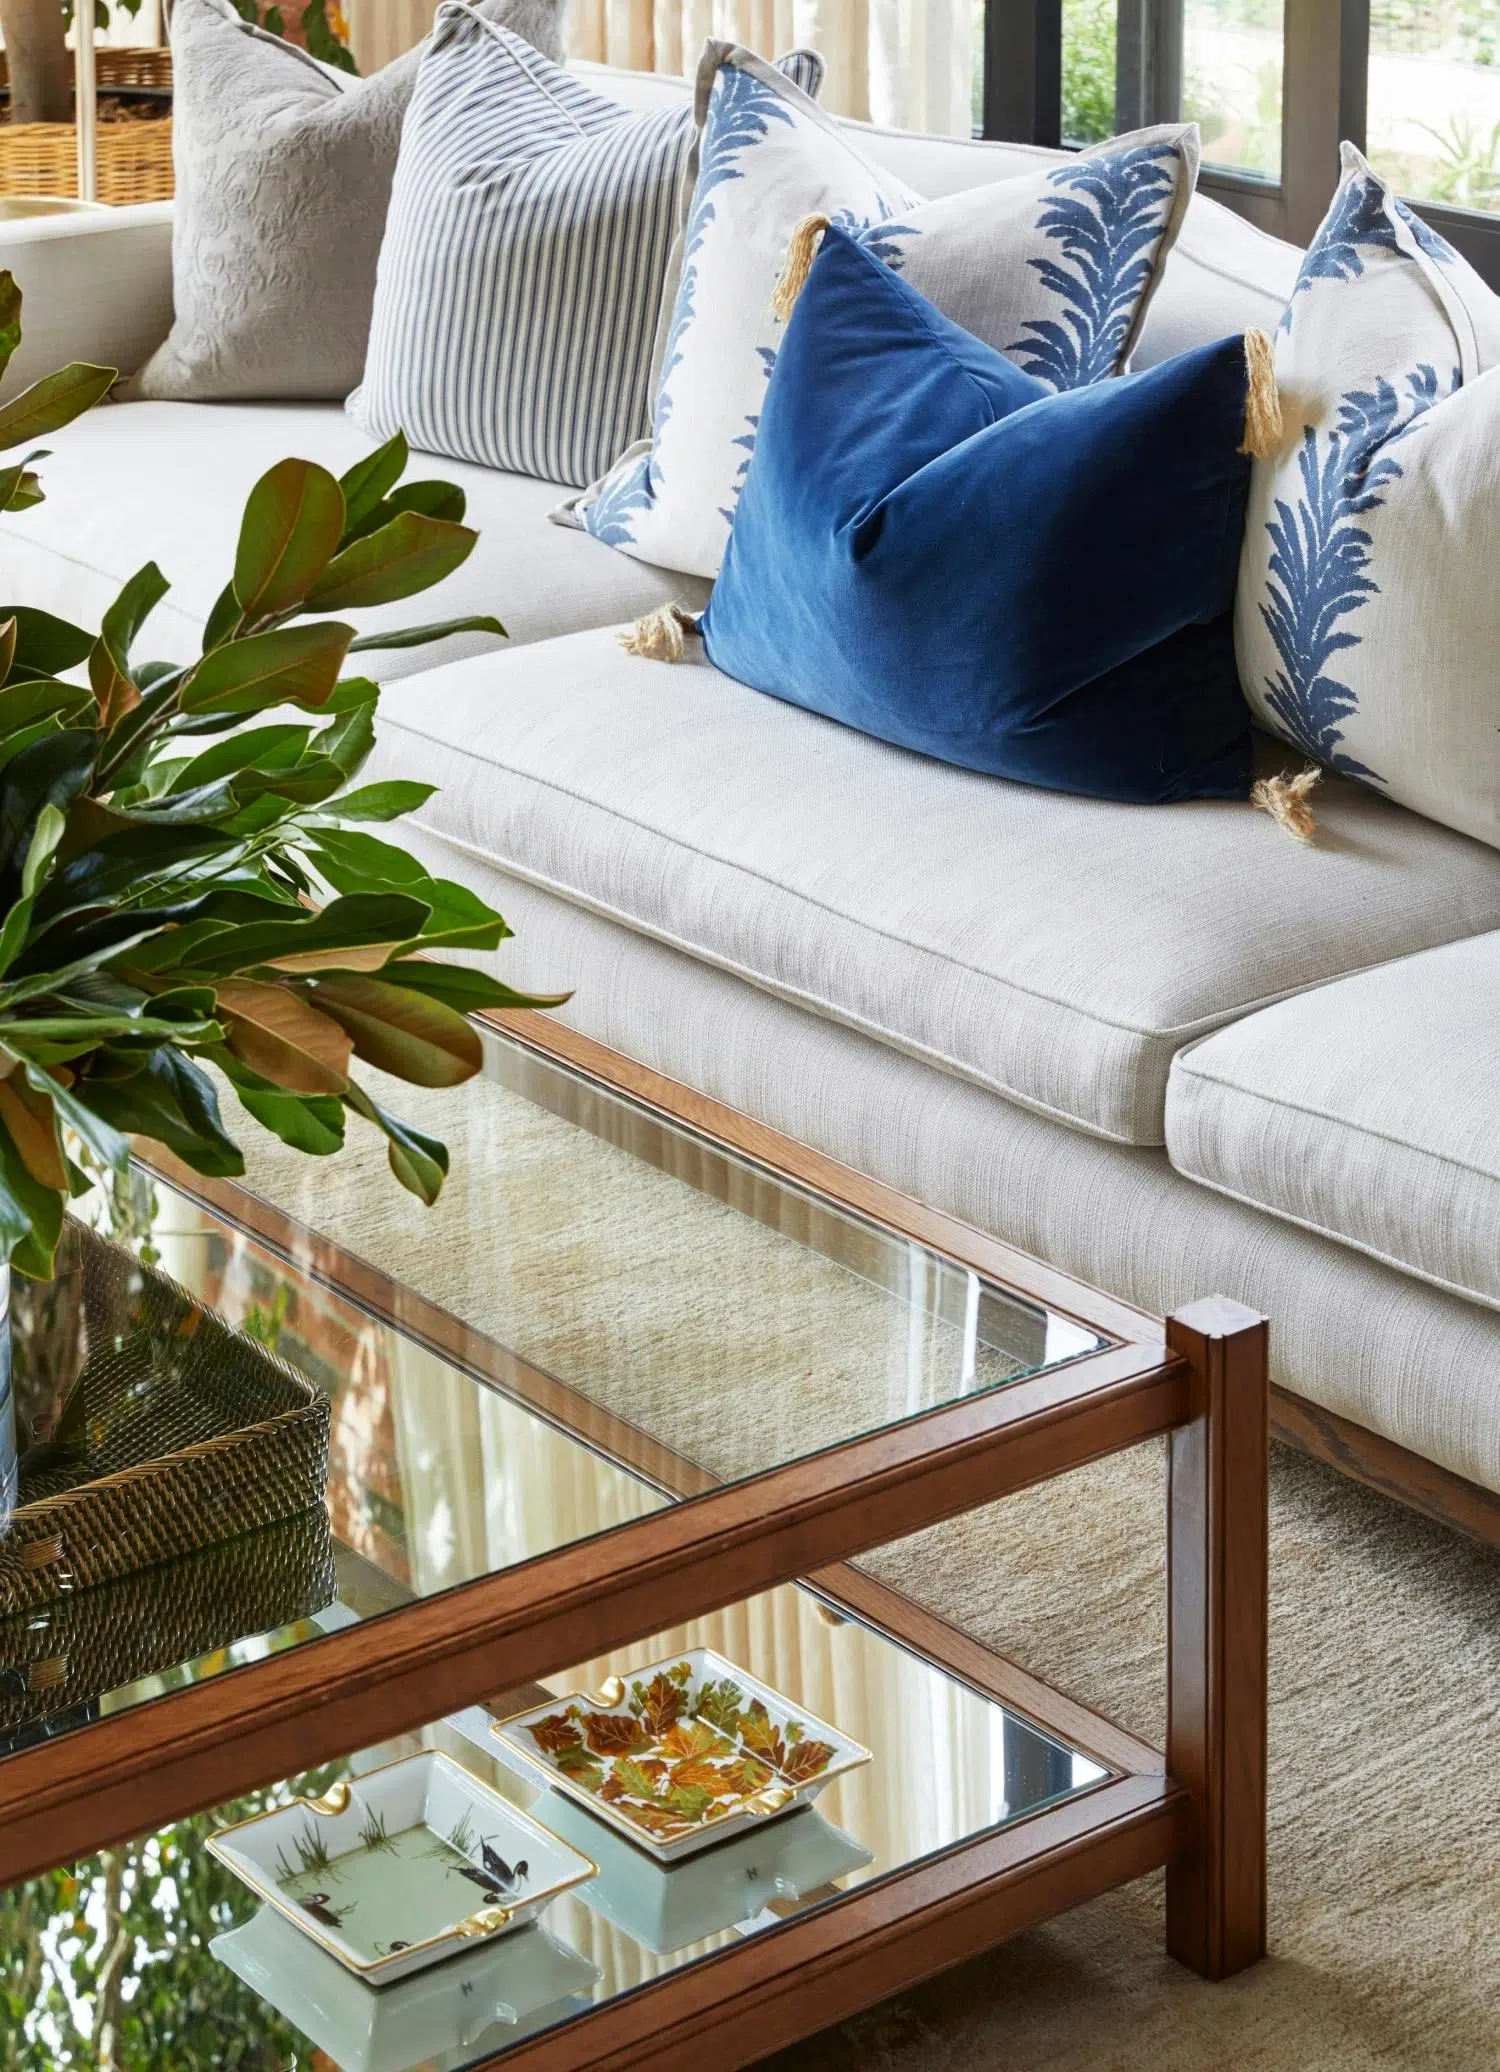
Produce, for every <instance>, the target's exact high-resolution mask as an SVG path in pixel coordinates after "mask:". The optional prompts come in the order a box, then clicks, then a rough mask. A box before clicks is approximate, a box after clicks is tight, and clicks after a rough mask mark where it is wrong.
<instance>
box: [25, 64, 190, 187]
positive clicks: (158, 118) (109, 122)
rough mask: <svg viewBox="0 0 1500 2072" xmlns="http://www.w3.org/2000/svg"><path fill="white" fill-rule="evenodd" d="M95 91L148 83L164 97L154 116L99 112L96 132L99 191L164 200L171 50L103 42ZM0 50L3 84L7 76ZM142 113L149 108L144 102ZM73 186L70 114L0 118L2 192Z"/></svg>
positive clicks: (168, 171)
mask: <svg viewBox="0 0 1500 2072" xmlns="http://www.w3.org/2000/svg"><path fill="white" fill-rule="evenodd" d="M94 68H95V77H96V78H97V80H98V83H99V91H100V93H101V94H102V95H105V96H106V97H107V96H108V95H109V94H111V93H117V92H120V91H122V90H123V91H124V92H126V93H129V92H130V90H131V89H137V90H139V89H150V90H151V93H152V94H154V95H159V96H161V97H162V107H161V112H160V113H158V114H156V115H155V117H154V119H146V120H130V119H124V120H122V119H119V118H114V119H112V118H111V116H110V115H109V114H108V113H106V114H104V115H103V116H101V119H100V121H99V125H98V129H97V132H96V142H95V160H96V167H97V182H98V199H99V200H100V201H104V202H110V203H111V204H113V205H114V206H115V207H116V208H119V207H123V206H124V205H125V204H126V203H128V202H139V201H166V200H169V199H170V197H171V194H172V118H171V116H170V114H169V113H167V112H166V111H167V109H168V108H169V107H170V99H169V98H168V97H169V96H170V92H171V87H172V53H171V51H169V50H157V49H126V50H110V49H107V48H104V49H100V50H98V51H96V52H95V54H94ZM9 76H10V75H9V72H8V70H7V67H6V63H5V53H4V52H3V51H0V88H4V87H6V86H7V85H8V83H9ZM141 114H142V116H144V115H145V114H146V108H145V106H144V105H143V106H142V108H141ZM77 192H78V132H77V130H76V129H75V128H74V127H73V125H72V123H71V122H20V123H11V122H0V195H3V194H55V195H63V196H67V195H76V194H77Z"/></svg>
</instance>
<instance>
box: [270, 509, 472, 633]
mask: <svg viewBox="0 0 1500 2072" xmlns="http://www.w3.org/2000/svg"><path fill="white" fill-rule="evenodd" d="M478 537H479V535H478V534H477V533H475V532H471V531H470V530H469V529H468V527H467V526H463V525H453V524H451V523H449V522H448V521H447V520H446V519H441V518H426V517H424V516H423V515H422V514H421V513H420V512H418V511H401V512H399V513H398V514H397V515H396V517H394V518H393V519H392V520H391V521H390V523H389V524H388V525H383V526H381V528H380V530H379V531H378V532H372V533H370V534H369V535H368V536H367V537H366V538H365V539H362V540H356V541H355V542H354V544H353V545H352V546H350V547H345V548H344V550H343V552H342V553H340V554H336V555H335V556H334V558H333V560H332V561H330V562H329V564H328V566H327V568H325V569H324V571H323V573H322V575H321V576H320V577H319V578H318V580H317V582H316V583H315V584H314V585H313V587H312V589H311V590H310V591H309V592H308V596H307V609H308V610H309V611H317V612H333V611H356V610H358V609H360V608H361V607H362V606H365V605H371V604H391V603H394V602H395V600H396V599H397V598H400V597H412V596H414V595H415V594H416V592H417V591H419V590H430V589H431V588H432V586H433V584H434V583H440V582H441V581H442V580H443V578H444V576H448V575H451V574H452V573H453V571H454V569H456V568H458V567H459V566H460V565H461V564H462V563H463V562H465V561H467V560H468V558H469V555H470V554H471V553H472V552H473V550H474V542H475V540H476V539H478Z"/></svg>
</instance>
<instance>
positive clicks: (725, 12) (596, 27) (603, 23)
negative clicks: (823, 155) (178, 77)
mask: <svg viewBox="0 0 1500 2072" xmlns="http://www.w3.org/2000/svg"><path fill="white" fill-rule="evenodd" d="M433 5H434V0H345V10H344V11H345V13H346V15H347V17H348V20H349V24H350V30H351V34H352V36H353V42H354V53H355V56H356V57H357V59H358V60H359V65H360V69H361V71H364V72H373V71H376V70H377V69H378V68H379V67H380V66H381V65H387V64H389V63H390V61H391V59H392V58H393V57H396V56H398V55H399V54H400V52H402V51H403V50H409V49H410V48H411V46H412V45H413V44H414V43H416V42H418V41H419V40H420V38H421V37H423V36H425V35H426V33H427V30H428V27H429V25H430V24H431V21H432V15H433ZM973 23H974V5H973V0H572V5H571V7H570V9H569V18H568V48H569V53H570V55H571V56H573V57H575V58H592V59H594V60H596V61H597V62H598V63H600V64H607V65H622V66H624V67H625V68H626V69H628V70H630V71H633V72H668V73H676V74H679V75H682V76H685V77H691V76H692V73H693V71H694V68H695V67H696V65H697V62H698V53H699V52H700V51H701V50H702V48H703V44H704V40H705V39H706V38H707V37H709V36H721V37H725V38H728V39H730V40H732V41H733V42H736V43H743V44H745V45H747V46H748V47H749V48H750V49H751V50H758V51H760V52H761V53H762V54H763V55H765V56H768V57H769V56H775V55H777V54H778V53H779V52H781V51H786V50H793V49H795V48H797V47H798V46H799V45H807V46H809V47H811V48H812V49H814V50H819V51H821V52H822V53H823V56H824V57H825V58H826V59H827V61H828V84H827V86H826V88H825V89H824V94H823V102H824V105H825V107H828V108H831V109H832V110H833V112H834V113H835V114H836V115H853V116H856V117H858V118H859V119H860V120H861V121H866V122H879V123H885V124H888V125H889V126H891V127H892V128H896V129H916V130H934V131H937V132H938V133H940V134H942V135H945V136H956V137H962V136H967V135H968V134H969V129H970V124H971V120H972V115H971V110H972V106H973V84H974V55H973Z"/></svg>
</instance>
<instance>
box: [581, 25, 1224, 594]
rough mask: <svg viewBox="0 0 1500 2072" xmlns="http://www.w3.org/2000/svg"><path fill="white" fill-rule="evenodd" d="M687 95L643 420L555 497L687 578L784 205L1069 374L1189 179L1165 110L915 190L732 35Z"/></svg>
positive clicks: (764, 355) (1177, 216)
mask: <svg viewBox="0 0 1500 2072" xmlns="http://www.w3.org/2000/svg"><path fill="white" fill-rule="evenodd" d="M697 107H698V113H699V119H700V122H701V124H702V132H703V134H702V142H701V147H700V154H699V166H698V173H697V185H696V188H695V191H694V195H693V202H692V208H691V211H690V213H689V218H688V223H687V227H686V231H685V233H684V256H683V263H682V267H681V279H680V284H679V286H678V288H677V292H676V298H675V304H674V307H673V309H672V311H671V315H670V319H669V330H668V333H667V337H666V343H665V349H664V351H662V352H661V353H660V354H659V359H660V362H661V372H660V378H659V381H658V383H657V386H656V397H655V410H654V423H653V429H652V436H651V438H650V439H649V440H648V441H645V442H643V443H642V444H641V445H640V446H638V447H637V448H635V449H634V450H632V451H631V452H628V453H626V454H625V455H623V456H622V457H621V459H620V460H619V462H618V463H617V464H616V466H615V467H614V468H613V469H612V470H611V471H610V473H609V475H608V476H607V477H606V478H605V480H604V481H602V482H601V483H599V484H597V485H596V486H595V487H594V488H593V489H591V490H590V491H589V492H588V493H587V494H586V495H585V496H584V497H582V498H580V499H577V500H575V502H574V504H573V505H572V506H571V507H570V511H571V515H572V516H573V517H574V518H579V519H581V521H582V523H583V524H584V525H585V526H586V528H587V529H588V531H590V532H592V533H593V534H594V535H595V537H596V538H598V539H602V540H604V541H606V542H607V543H608V544H609V545H611V546H614V547H619V548H621V549H622V550H623V551H624V552H625V553H627V554H634V555H636V556H638V557H639V558H640V559H641V560H644V561H650V562H656V563H659V564H660V565H661V566H663V567H666V568H675V569H682V570H684V571H687V572H689V573H692V574H694V575H700V576H708V577H712V576H715V575H717V573H718V570H719V564H720V562H721V560H722V559H723V554H724V546H725V542H726V541H727V540H728V537H729V531H730V527H731V525H732V524H733V522H734V510H735V505H736V502H737V500H738V497H739V494H740V490H741V487H742V486H743V483H744V480H745V476H746V473H747V471H748V468H749V465H750V456H751V454H752V452H753V451H754V447H755V435H756V427H757V424H758V421H759V416H760V411H761V406H762V404H763V402H764V399H765V390H766V381H767V378H768V377H769V375H770V372H771V369H772V367H773V366H774V365H775V362H776V353H777V349H778V346H779V344H780V339H781V333H782V329H783V326H782V323H781V321H780V320H779V318H778V317H777V316H776V314H775V313H774V310H773V307H772V303H773V290H774V289H775V287H776V283H777V276H778V275H779V274H780V272H781V270H782V267H783V264H784V262H785V261H786V260H787V257H788V248H789V246H790V245H791V242H792V239H793V234H794V231H795V230H796V227H797V225H798V224H799V222H801V221H802V220H803V219H804V218H806V217H807V216H809V215H810V214H816V213H821V214H823V215H825V216H827V217H829V218H831V219H832V220H833V221H834V222H836V223H838V224H839V225H840V226H841V227H842V228H844V229H845V230H850V231H858V232H861V233H864V234H867V235H868V237H869V240H870V244H871V249H872V250H873V251H875V252H876V253H877V254H878V255H879V256H880V257H881V258H882V259H885V260H888V261H889V262H890V263H891V264H892V265H894V266H897V267H899V268H902V269H903V270H905V271H907V272H908V274H909V275H910V277H911V278H912V279H913V280H914V281H915V282H916V284H917V285H918V286H919V287H920V288H922V289H923V290H924V292H926V293H928V294H929V295H930V296H931V297H932V299H933V300H934V301H935V302H936V303H937V304H938V306H939V307H940V308H942V309H944V310H945V311H946V312H947V313H948V314H949V315H951V316H953V317H954V318H955V319H956V320H957V321H960V322H963V323H965V324H966V325H967V326H968V328H970V329H975V330H978V331H979V332H980V333H981V335H983V336H984V337H986V338H987V339H988V340H989V342H990V343H991V344H993V345H995V346H997V347H999V348H1001V349H1002V350H1005V351H1007V352H1009V353H1011V354H1012V355H1013V356H1015V357H1017V358H1018V359H1019V360H1020V361H1021V363H1022V364H1023V365H1025V366H1027V367H1029V368H1030V369H1031V370H1032V371H1033V372H1035V373H1036V375H1037V377H1038V378H1039V379H1041V380H1043V381H1045V382H1046V383H1047V384H1048V385H1049V386H1051V387H1057V388H1062V387H1072V386H1075V385H1076V384H1077V383H1079V382H1082V381H1094V380H1098V379H1100V378H1101V377H1103V376H1105V375H1108V374H1113V373H1116V372H1118V371H1119V369H1120V367H1121V366H1122V365H1123V364H1124V362H1125V360H1126V358H1127V356H1128V354H1129V351H1130V348H1131V346H1132V344H1133V343H1134V340H1135V337H1136V335H1137V333H1138V331H1139V328H1140V324H1141V320H1142V318H1143V316H1144V313H1145V309H1146V305H1147V303H1148V301H1149V299H1150V295H1151V292H1152V290H1153V288H1154V287H1155V285H1156V281H1157V279H1158V278H1159V275H1160V272H1161V269H1162V266H1163V264H1164V262H1165V259H1166V256H1167V252H1168V251H1169V249H1170V247H1171V244H1172V241H1173V239H1174V238H1175V237H1176V235H1177V231H1178V228H1179V226H1180V224H1181V221H1182V217H1183V214H1184V212H1185V210H1186V208H1187V203H1188V200H1189V198H1190V197H1191V194H1192V190H1193V185H1194V181H1195V179H1196V177H1197V169H1198V143H1197V131H1196V129H1195V128H1194V127H1193V126H1192V125H1191V124H1186V125H1183V124H1179V125H1175V126H1173V127H1169V128H1163V129H1157V130H1145V131H1141V132H1139V133H1138V134H1137V135H1135V136H1131V137H1125V138H1116V139H1113V140H1111V142H1110V143H1109V144H1107V145H1102V146H1099V147H1097V149H1096V150H1095V151H1094V152H1092V153H1086V154H1083V155H1081V156H1079V157H1076V158H1070V159H1069V160H1068V161H1067V162H1066V163H1065V164H1063V165H1049V166H1047V167H1046V168H1044V169H1042V170H1039V171H1038V172H1037V173H1036V174H1035V175H1034V176H1023V177H1020V178H1016V179H1012V180H1005V181H1001V182H999V183H998V184H996V185H992V186H987V187H984V188H980V189H975V190H971V191H969V192H966V193H963V194H958V195H954V196H951V197H949V198H948V199H947V200H944V201H938V202H932V203H928V204H926V205H925V206H924V205H923V204H922V201H921V197H920V196H919V195H917V194H915V193H914V192H912V191H911V190H910V189H909V188H906V187H904V186H903V185H902V183H901V182H900V181H898V180H895V179H894V178H893V177H892V175H891V174H890V173H889V172H882V171H880V170H879V169H878V168H877V167H875V166H873V165H871V164H870V163H869V161H868V160H867V159H865V158H864V157H863V155H862V154H861V153H860V151H859V149H858V148H857V146H856V145H855V144H854V142H853V141H852V140H851V138H850V136H849V135H848V133H847V131H846V130H845V129H844V128H843V127H842V126H841V125H839V124H837V123H835V122H834V121H833V120H831V119H830V118H829V117H828V116H826V115H824V114H823V113H822V111H821V110H819V109H817V108H815V107H813V106H812V105H811V104H810V103H809V102H808V101H807V100H806V98H805V96H803V95H801V94H799V93H798V92H797V91H796V89H795V87H794V86H791V85H789V84H788V82H786V81H785V80H782V79H778V78H777V77H775V75H774V74H772V73H771V72H769V70H768V69H767V67H766V66H765V65H764V64H762V63H761V61H760V60H759V59H758V58H755V57H753V56H752V55H751V54H750V53H749V52H748V51H745V50H741V49H739V48H738V47H737V46H735V45H731V44H714V43H710V44H709V45H708V46H707V48H706V49H705V52H704V57H703V63H702V66H701V67H700V70H699V75H698V88H697ZM557 515H558V516H559V517H560V518H562V519H564V521H566V517H567V515H568V513H567V512H564V513H559V514H557Z"/></svg>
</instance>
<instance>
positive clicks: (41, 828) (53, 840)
mask: <svg viewBox="0 0 1500 2072" xmlns="http://www.w3.org/2000/svg"><path fill="white" fill-rule="evenodd" d="M67 824H68V820H67V815H66V814H65V813H61V812H59V811H58V809H57V807H56V806H52V805H47V806H43V808H42V810H41V812H40V813H38V815H37V816H36V826H35V828H34V829H33V830H32V835H31V843H30V846H29V847H28V849H27V851H26V861H25V863H24V864H23V865H22V866H21V897H22V899H30V898H31V897H32V895H33V894H34V893H35V891H36V889H37V886H38V885H40V884H41V882H42V880H43V879H44V878H45V876H46V874H47V866H48V864H49V863H51V861H52V858H53V855H54V854H55V852H56V849H57V845H58V843H59V842H60V841H61V840H62V838H63V830H64V829H65V828H66V826H67Z"/></svg>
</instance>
